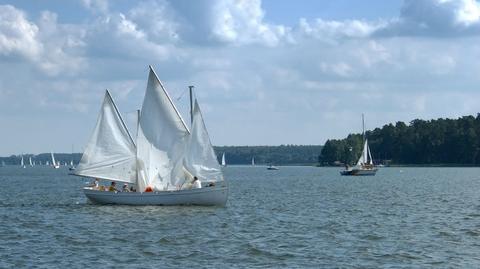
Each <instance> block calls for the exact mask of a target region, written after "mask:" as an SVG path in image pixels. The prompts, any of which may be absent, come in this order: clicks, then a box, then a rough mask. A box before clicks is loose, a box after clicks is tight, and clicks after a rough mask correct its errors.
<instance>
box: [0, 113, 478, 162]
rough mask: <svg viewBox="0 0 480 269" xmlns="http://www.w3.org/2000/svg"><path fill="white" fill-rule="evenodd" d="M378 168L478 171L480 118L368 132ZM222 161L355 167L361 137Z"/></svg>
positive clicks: (240, 152)
mask: <svg viewBox="0 0 480 269" xmlns="http://www.w3.org/2000/svg"><path fill="white" fill-rule="evenodd" d="M366 137H367V138H368V142H369V145H370V149H371V152H372V156H373V159H374V160H375V163H376V164H380V163H383V164H397V165H467V166H475V165H480V114H478V115H477V116H476V117H474V116H464V117H461V118H458V119H436V120H420V119H416V120H413V121H411V122H410V123H409V124H406V123H404V122H401V121H399V122H397V123H395V124H387V125H385V126H383V127H382V128H376V129H374V130H371V131H367V132H366ZM214 148H215V152H216V154H217V157H218V159H219V160H220V158H221V156H222V154H223V153H225V158H226V161H227V164H244V165H247V164H250V163H251V161H252V158H255V163H256V164H274V165H315V164H318V163H319V162H320V164H321V165H336V164H341V163H349V164H353V163H355V162H356V161H357V159H358V157H359V156H360V153H361V151H362V134H350V135H348V136H347V137H346V138H344V139H330V140H327V142H326V143H325V145H324V146H323V147H322V146H319V145H281V146H216V147H214ZM23 156H24V160H25V164H28V158H29V157H32V159H33V160H35V161H36V162H37V163H38V162H39V161H41V162H42V163H43V164H45V162H46V161H47V160H50V153H43V154H39V155H31V154H24V155H23ZM20 158H21V156H20V155H12V156H10V157H0V162H1V161H4V162H5V164H7V165H18V164H20ZM55 158H56V159H57V160H58V161H60V162H61V163H62V164H63V163H64V162H68V163H69V162H70V160H73V161H74V163H78V162H79V161H80V158H81V154H79V153H75V154H73V155H72V154H68V153H55Z"/></svg>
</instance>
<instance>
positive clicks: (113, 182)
mask: <svg viewBox="0 0 480 269" xmlns="http://www.w3.org/2000/svg"><path fill="white" fill-rule="evenodd" d="M115 185H116V183H115V181H112V183H110V187H108V191H118V190H117V188H116V187H115Z"/></svg>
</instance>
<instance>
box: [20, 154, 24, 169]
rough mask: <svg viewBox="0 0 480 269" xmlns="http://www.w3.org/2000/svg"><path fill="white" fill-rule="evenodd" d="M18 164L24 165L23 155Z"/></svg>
mask: <svg viewBox="0 0 480 269" xmlns="http://www.w3.org/2000/svg"><path fill="white" fill-rule="evenodd" d="M20 166H22V167H23V166H25V164H24V163H23V155H22V159H21V160H20Z"/></svg>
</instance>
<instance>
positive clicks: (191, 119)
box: [188, 86, 193, 123]
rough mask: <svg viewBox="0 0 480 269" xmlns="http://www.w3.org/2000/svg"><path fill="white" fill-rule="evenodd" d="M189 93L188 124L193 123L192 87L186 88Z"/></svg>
mask: <svg viewBox="0 0 480 269" xmlns="http://www.w3.org/2000/svg"><path fill="white" fill-rule="evenodd" d="M188 90H189V92H190V123H193V86H188Z"/></svg>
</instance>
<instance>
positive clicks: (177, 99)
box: [175, 88, 188, 101]
mask: <svg viewBox="0 0 480 269" xmlns="http://www.w3.org/2000/svg"><path fill="white" fill-rule="evenodd" d="M187 91H188V88H186V89H185V90H184V91H183V92H182V93H181V94H180V96H178V97H177V98H175V100H176V101H180V99H182V97H183V96H184V95H185V93H186V92H187Z"/></svg>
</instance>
